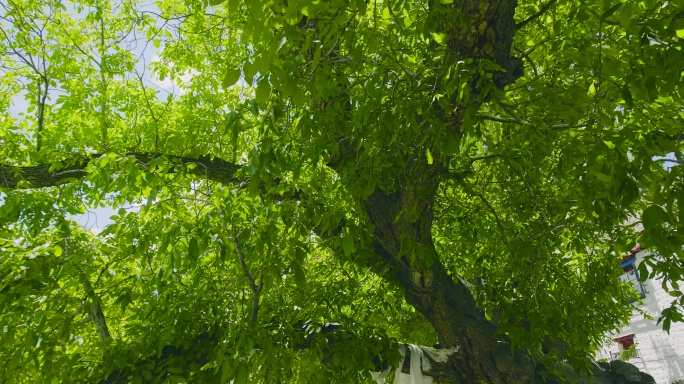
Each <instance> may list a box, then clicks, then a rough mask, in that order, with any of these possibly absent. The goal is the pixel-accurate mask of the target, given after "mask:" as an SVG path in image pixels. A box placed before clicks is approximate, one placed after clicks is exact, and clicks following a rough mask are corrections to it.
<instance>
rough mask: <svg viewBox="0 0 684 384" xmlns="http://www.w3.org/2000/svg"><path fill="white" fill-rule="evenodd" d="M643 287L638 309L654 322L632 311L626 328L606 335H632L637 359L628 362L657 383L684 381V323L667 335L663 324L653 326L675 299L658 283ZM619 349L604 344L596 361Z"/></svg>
mask: <svg viewBox="0 0 684 384" xmlns="http://www.w3.org/2000/svg"><path fill="white" fill-rule="evenodd" d="M646 254H647V253H646V252H643V251H642V252H639V253H637V254H636V258H637V261H636V265H638V264H639V263H640V262H641V260H642V259H643V257H644V256H645V255H646ZM623 278H624V275H623ZM644 287H645V288H646V297H645V298H644V299H643V304H642V305H639V308H641V309H642V310H644V311H645V312H646V313H648V314H650V315H651V316H652V317H653V320H649V319H646V318H645V317H644V316H643V315H641V314H639V313H637V312H635V314H634V316H633V317H632V319H631V322H630V325H629V326H627V327H625V328H623V329H621V330H620V332H619V333H616V334H611V335H608V336H609V337H610V338H611V339H612V338H614V337H617V336H623V335H627V334H629V333H634V342H635V343H636V344H637V346H636V349H637V350H638V352H639V357H636V358H631V359H629V362H630V363H632V364H634V365H636V366H637V367H639V369H641V370H642V371H644V372H646V373H648V374H649V375H651V376H653V378H654V379H655V381H656V382H657V383H658V384H671V383H672V382H673V381H675V380H681V379H684V323H672V325H671V327H670V334H669V335H668V334H667V332H665V331H663V329H662V323H661V324H659V325H656V322H657V321H658V318H659V317H660V312H661V311H662V310H663V309H665V308H667V307H669V306H670V302H671V301H672V300H673V299H674V298H673V297H672V296H670V295H669V294H668V293H667V292H665V290H663V288H662V287H661V281H660V280H650V279H649V280H647V281H646V282H644ZM621 350H622V346H621V345H620V344H618V343H612V344H609V345H605V346H604V348H603V349H602V350H601V351H600V352H599V353H598V354H597V356H596V358H597V359H602V358H608V359H610V356H611V354H610V353H611V352H619V351H621Z"/></svg>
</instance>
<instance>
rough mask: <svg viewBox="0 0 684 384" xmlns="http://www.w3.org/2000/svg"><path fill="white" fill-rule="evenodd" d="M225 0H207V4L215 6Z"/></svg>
mask: <svg viewBox="0 0 684 384" xmlns="http://www.w3.org/2000/svg"><path fill="white" fill-rule="evenodd" d="M225 1H226V0H209V5H211V6H215V5H220V4H223V3H224V2H225Z"/></svg>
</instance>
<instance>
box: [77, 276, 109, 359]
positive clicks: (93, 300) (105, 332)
mask: <svg viewBox="0 0 684 384" xmlns="http://www.w3.org/2000/svg"><path fill="white" fill-rule="evenodd" d="M80 275H81V276H80V277H81V283H82V284H83V289H84V290H85V292H86V295H87V296H88V300H90V317H91V319H92V320H93V323H95V329H96V330H97V334H98V336H100V341H101V342H107V341H110V340H111V339H112V335H111V334H110V333H109V327H108V326H107V319H106V318H105V315H104V312H103V311H102V306H101V305H100V297H99V296H98V295H97V294H96V293H95V290H94V289H93V287H92V286H91V285H90V280H88V276H86V275H85V274H84V273H82V272H81V273H80ZM102 352H103V353H104V352H105V351H104V350H103V351H102Z"/></svg>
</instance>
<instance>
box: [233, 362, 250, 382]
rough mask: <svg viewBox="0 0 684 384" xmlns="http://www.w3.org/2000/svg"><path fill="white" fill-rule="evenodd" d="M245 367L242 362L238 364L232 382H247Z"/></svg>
mask: <svg viewBox="0 0 684 384" xmlns="http://www.w3.org/2000/svg"><path fill="white" fill-rule="evenodd" d="M247 376H248V372H247V367H246V366H244V365H243V364H240V366H239V367H238V369H237V374H236V375H235V381H234V382H233V383H234V384H245V383H247Z"/></svg>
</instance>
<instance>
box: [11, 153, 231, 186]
mask: <svg viewBox="0 0 684 384" xmlns="http://www.w3.org/2000/svg"><path fill="white" fill-rule="evenodd" d="M102 156H104V155H102V154H94V155H91V156H88V157H85V158H82V159H71V161H70V162H71V163H72V164H73V165H69V166H66V167H64V168H60V169H57V168H59V163H58V162H55V163H52V164H43V165H36V166H28V167H17V166H11V165H2V164H0V187H2V188H9V189H18V188H45V187H54V186H57V185H61V184H65V183H68V182H70V181H73V180H78V179H82V178H84V177H86V176H87V175H88V172H87V171H86V167H87V166H88V164H89V163H90V162H91V161H93V160H96V159H98V158H100V157H102ZM126 156H131V157H134V158H135V159H136V160H137V161H138V162H140V163H142V164H149V163H150V162H152V161H153V160H154V159H156V158H158V157H160V156H164V155H157V154H152V153H130V154H127V155H126ZM164 157H166V158H167V159H169V161H171V162H172V163H177V164H180V165H183V166H187V165H190V164H195V165H196V167H194V168H192V169H190V168H186V170H185V171H186V172H187V173H189V174H191V175H198V176H203V177H204V178H206V179H207V180H212V181H218V182H220V183H223V184H230V183H233V182H236V181H237V179H236V177H235V174H236V172H237V171H238V170H239V169H240V166H239V165H236V164H233V163H229V162H227V161H225V160H222V159H219V158H217V157H215V158H213V159H212V158H210V157H208V156H201V157H199V158H191V157H183V156H171V155H166V156H164ZM51 168H52V169H51ZM184 168H185V167H184Z"/></svg>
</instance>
